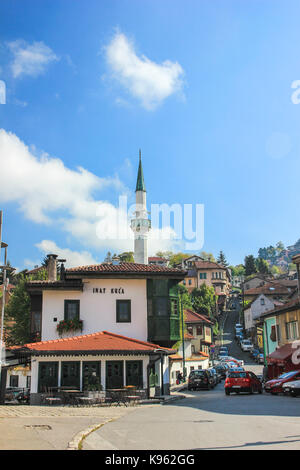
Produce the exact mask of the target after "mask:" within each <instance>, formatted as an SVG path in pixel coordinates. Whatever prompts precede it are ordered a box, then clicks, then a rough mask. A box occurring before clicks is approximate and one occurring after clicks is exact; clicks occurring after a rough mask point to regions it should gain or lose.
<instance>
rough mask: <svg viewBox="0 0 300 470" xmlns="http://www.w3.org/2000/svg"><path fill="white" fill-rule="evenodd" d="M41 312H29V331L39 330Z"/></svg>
mask: <svg viewBox="0 0 300 470" xmlns="http://www.w3.org/2000/svg"><path fill="white" fill-rule="evenodd" d="M41 319H42V314H41V312H32V313H31V333H37V332H40V331H41Z"/></svg>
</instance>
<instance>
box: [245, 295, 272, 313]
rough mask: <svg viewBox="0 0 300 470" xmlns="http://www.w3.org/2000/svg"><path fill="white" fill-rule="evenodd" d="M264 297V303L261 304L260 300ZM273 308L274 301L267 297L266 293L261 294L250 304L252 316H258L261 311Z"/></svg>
mask: <svg viewBox="0 0 300 470" xmlns="http://www.w3.org/2000/svg"><path fill="white" fill-rule="evenodd" d="M261 299H264V301H265V305H261V303H260V301H261ZM273 308H274V302H273V301H272V300H271V299H269V298H268V297H267V296H266V295H264V294H261V295H260V296H259V297H258V298H257V299H256V300H254V302H253V304H252V305H251V311H252V318H253V319H255V318H259V317H260V316H261V314H262V313H264V312H267V311H268V310H272V309H273Z"/></svg>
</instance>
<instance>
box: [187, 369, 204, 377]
mask: <svg viewBox="0 0 300 470" xmlns="http://www.w3.org/2000/svg"><path fill="white" fill-rule="evenodd" d="M201 375H205V371H204V370H194V371H193V372H191V375H190V376H191V377H194V376H201Z"/></svg>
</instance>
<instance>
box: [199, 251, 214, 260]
mask: <svg viewBox="0 0 300 470" xmlns="http://www.w3.org/2000/svg"><path fill="white" fill-rule="evenodd" d="M199 256H200V257H201V258H203V259H204V261H211V262H212V263H214V262H215V261H216V260H215V257H214V255H213V254H212V253H207V252H206V251H201V252H200V253H199Z"/></svg>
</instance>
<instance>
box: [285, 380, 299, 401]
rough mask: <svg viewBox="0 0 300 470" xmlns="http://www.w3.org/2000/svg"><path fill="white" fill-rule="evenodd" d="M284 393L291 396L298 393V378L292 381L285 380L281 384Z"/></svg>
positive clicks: (295, 395)
mask: <svg viewBox="0 0 300 470" xmlns="http://www.w3.org/2000/svg"><path fill="white" fill-rule="evenodd" d="M282 390H283V392H284V393H288V394H290V395H291V396H292V397H297V396H298V395H300V380H294V381H292V382H286V383H285V384H283V385H282Z"/></svg>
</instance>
